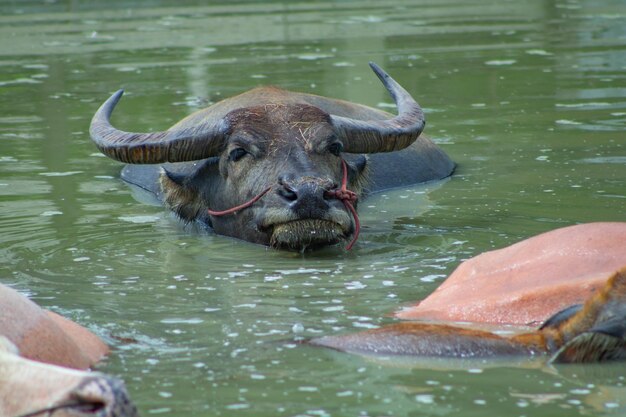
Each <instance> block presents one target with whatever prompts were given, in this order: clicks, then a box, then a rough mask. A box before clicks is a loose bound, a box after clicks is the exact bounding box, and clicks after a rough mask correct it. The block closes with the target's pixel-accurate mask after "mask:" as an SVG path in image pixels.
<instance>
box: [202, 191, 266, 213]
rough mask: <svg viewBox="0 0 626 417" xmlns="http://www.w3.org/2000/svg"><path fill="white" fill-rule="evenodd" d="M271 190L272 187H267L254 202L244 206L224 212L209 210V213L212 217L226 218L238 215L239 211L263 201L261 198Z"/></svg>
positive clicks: (246, 203)
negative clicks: (226, 216)
mask: <svg viewBox="0 0 626 417" xmlns="http://www.w3.org/2000/svg"><path fill="white" fill-rule="evenodd" d="M271 189H272V187H267V188H266V189H265V190H264V191H262V192H261V194H259V195H257V196H256V197H254V198H253V199H252V200H250V201H247V202H245V203H243V204H240V205H238V206H237V207H233V208H229V209H228V210H224V211H213V210H211V209H208V210H207V211H208V212H209V214H210V215H211V216H225V215H227V214H233V213H236V212H238V211H239V210H243V209H245V208H248V207H250V206H251V205H253V204H254V203H256V202H257V201H259V200H260V199H261V197H263V196H264V195H265V194H267V193H268V192H269V190H271Z"/></svg>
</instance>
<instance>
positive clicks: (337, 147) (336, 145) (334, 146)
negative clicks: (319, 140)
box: [328, 142, 343, 156]
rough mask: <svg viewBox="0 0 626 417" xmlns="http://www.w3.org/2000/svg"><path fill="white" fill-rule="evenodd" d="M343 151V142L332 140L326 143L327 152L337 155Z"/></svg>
mask: <svg viewBox="0 0 626 417" xmlns="http://www.w3.org/2000/svg"><path fill="white" fill-rule="evenodd" d="M342 151H343V143H341V142H333V143H331V144H330V145H328V152H330V153H332V154H333V155H335V156H339V154H341V152H342Z"/></svg>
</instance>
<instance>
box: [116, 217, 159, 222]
mask: <svg viewBox="0 0 626 417" xmlns="http://www.w3.org/2000/svg"><path fill="white" fill-rule="evenodd" d="M117 219H118V220H121V221H123V222H128V223H134V224H144V223H154V222H156V221H158V220H159V216H119V217H118V218H117Z"/></svg>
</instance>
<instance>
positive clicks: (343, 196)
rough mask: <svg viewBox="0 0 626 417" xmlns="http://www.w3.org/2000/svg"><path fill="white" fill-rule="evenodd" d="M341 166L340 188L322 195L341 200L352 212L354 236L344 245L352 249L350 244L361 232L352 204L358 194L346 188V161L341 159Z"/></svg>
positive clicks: (353, 242)
mask: <svg viewBox="0 0 626 417" xmlns="http://www.w3.org/2000/svg"><path fill="white" fill-rule="evenodd" d="M341 168H342V169H343V176H342V178H341V188H338V189H334V190H327V191H326V192H325V193H324V195H325V196H326V197H330V198H336V199H337V200H341V202H342V203H343V205H344V206H345V207H346V210H348V211H349V212H350V214H352V218H354V236H353V237H352V240H351V241H350V243H349V244H348V246H346V250H350V249H352V246H354V244H355V243H356V240H357V239H358V238H359V233H360V232H361V222H359V216H358V214H357V212H356V209H355V208H354V205H353V204H355V203H356V202H357V200H358V198H359V197H358V196H357V195H356V193H355V192H354V191H350V190H348V165H347V164H346V161H344V160H343V159H342V160H341Z"/></svg>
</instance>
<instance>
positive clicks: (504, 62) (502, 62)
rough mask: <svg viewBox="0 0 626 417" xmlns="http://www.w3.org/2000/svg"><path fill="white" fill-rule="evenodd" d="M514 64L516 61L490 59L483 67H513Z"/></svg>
mask: <svg viewBox="0 0 626 417" xmlns="http://www.w3.org/2000/svg"><path fill="white" fill-rule="evenodd" d="M516 62H517V60H515V59H492V60H491V61H486V62H485V65H493V66H499V65H513V64H515V63H516Z"/></svg>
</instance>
